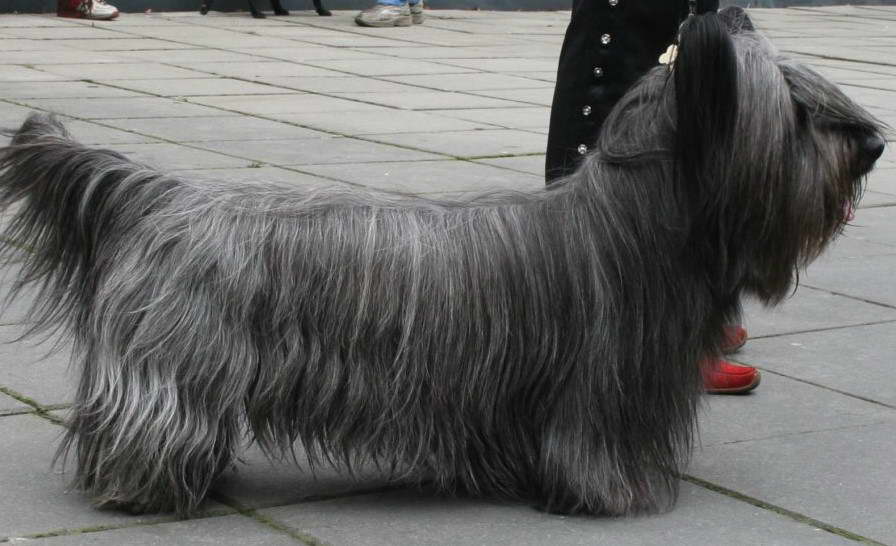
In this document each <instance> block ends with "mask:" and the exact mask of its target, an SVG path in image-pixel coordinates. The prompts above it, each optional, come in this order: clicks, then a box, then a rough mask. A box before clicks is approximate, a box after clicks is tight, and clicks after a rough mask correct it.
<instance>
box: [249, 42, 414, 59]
mask: <svg viewBox="0 0 896 546" xmlns="http://www.w3.org/2000/svg"><path fill="white" fill-rule="evenodd" d="M382 49H385V48H376V50H377V51H379V50H382ZM404 49H405V50H407V47H405V48H404ZM234 51H240V49H239V48H236V49H234ZM245 53H251V54H252V55H256V56H258V57H265V58H266V60H270V59H281V60H284V61H295V62H305V61H318V60H337V59H354V60H358V59H381V58H382V57H383V56H382V54H379V53H369V52H364V51H360V50H358V49H356V48H351V49H348V48H340V47H325V46H319V45H314V44H308V43H302V44H299V43H296V44H295V45H293V46H291V47H258V48H254V49H247V50H245Z"/></svg>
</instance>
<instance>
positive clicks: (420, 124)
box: [277, 108, 492, 136]
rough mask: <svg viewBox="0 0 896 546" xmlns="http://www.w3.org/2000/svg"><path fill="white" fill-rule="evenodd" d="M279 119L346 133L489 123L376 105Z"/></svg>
mask: <svg viewBox="0 0 896 546" xmlns="http://www.w3.org/2000/svg"><path fill="white" fill-rule="evenodd" d="M277 118H278V119H281V120H284V121H292V122H295V123H298V124H301V125H306V126H309V127H312V128H315V129H320V130H325V131H332V132H334V133H338V134H342V135H352V136H356V135H382V134H386V133H392V134H398V133H419V132H421V131H433V132H436V131H471V130H476V129H488V128H492V127H491V126H489V125H484V124H482V123H475V122H472V121H465V120H460V119H450V118H446V117H443V116H436V115H430V114H429V113H426V112H414V111H410V110H391V109H387V108H375V109H373V110H367V111H360V112H358V111H352V112H302V113H297V114H277Z"/></svg>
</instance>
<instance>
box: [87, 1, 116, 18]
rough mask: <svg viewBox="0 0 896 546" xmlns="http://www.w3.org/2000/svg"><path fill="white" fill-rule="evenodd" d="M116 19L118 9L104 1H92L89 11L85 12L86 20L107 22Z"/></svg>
mask: <svg viewBox="0 0 896 546" xmlns="http://www.w3.org/2000/svg"><path fill="white" fill-rule="evenodd" d="M116 17H118V8H116V7H115V6H113V5H111V4H107V3H106V0H93V2H91V3H90V9H89V10H88V11H87V18H88V19H99V20H106V21H107V20H109V19H115V18H116Z"/></svg>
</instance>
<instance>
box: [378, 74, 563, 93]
mask: <svg viewBox="0 0 896 546" xmlns="http://www.w3.org/2000/svg"><path fill="white" fill-rule="evenodd" d="M388 79H389V80H391V81H394V82H399V83H408V84H412V85H420V86H423V87H429V88H432V89H441V90H443V91H476V90H483V89H529V88H533V87H536V88H537V87H550V88H551V89H553V88H554V86H553V84H551V83H550V82H544V81H539V80H531V79H529V78H520V77H518V76H511V75H509V74H490V73H484V72H483V73H476V72H474V73H472V74H464V75H459V76H457V77H455V78H445V77H444V76H440V75H439V76H432V75H428V74H424V75H417V76H392V77H389V78H388Z"/></svg>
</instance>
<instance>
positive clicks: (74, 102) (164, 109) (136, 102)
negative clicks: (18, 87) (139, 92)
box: [22, 97, 232, 119]
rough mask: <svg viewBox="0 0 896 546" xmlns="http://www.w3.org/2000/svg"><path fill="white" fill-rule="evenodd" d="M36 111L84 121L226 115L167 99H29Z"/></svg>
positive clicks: (212, 109)
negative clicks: (37, 109) (54, 113)
mask: <svg viewBox="0 0 896 546" xmlns="http://www.w3.org/2000/svg"><path fill="white" fill-rule="evenodd" d="M22 102H25V103H27V104H29V105H31V106H34V107H35V108H39V109H42V110H48V111H50V112H56V113H58V114H66V115H69V116H72V117H78V118H85V119H118V118H159V117H200V116H225V115H232V114H228V113H227V112H224V111H221V110H218V109H215V108H208V107H205V106H200V105H197V104H189V103H187V102H182V101H176V100H172V99H166V98H156V97H137V98H107V99H28V100H24V101H22Z"/></svg>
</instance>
